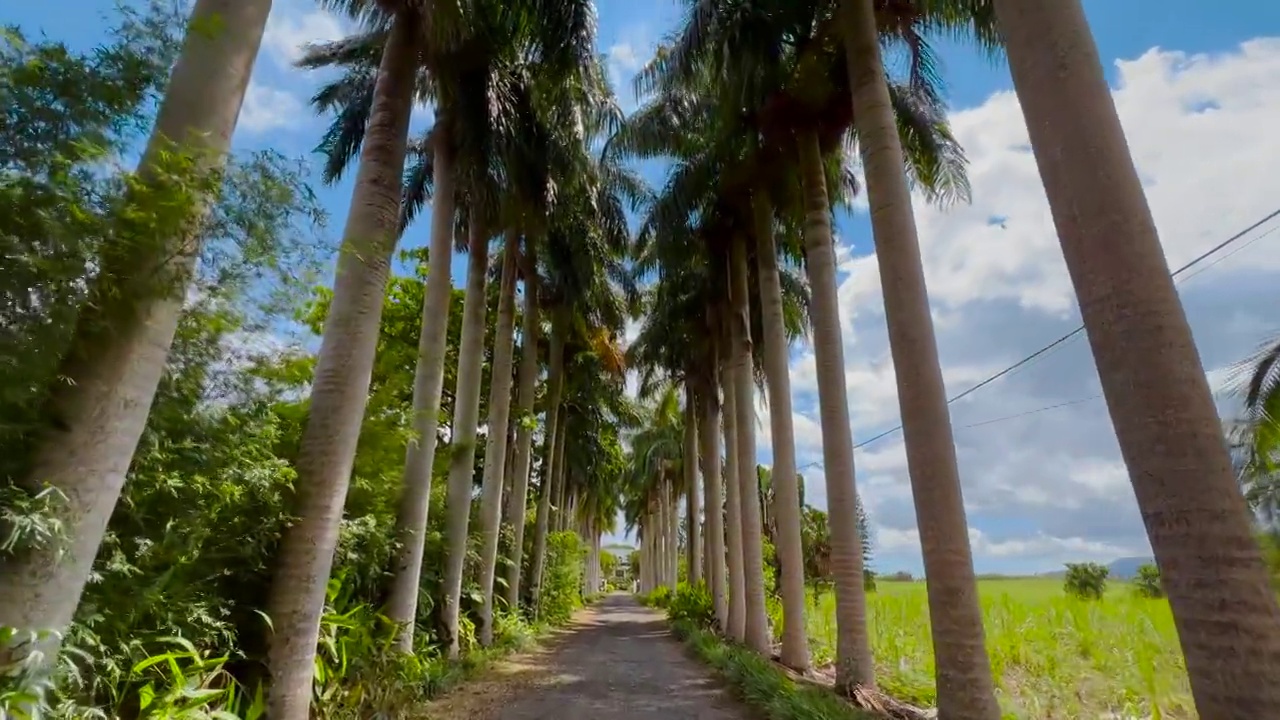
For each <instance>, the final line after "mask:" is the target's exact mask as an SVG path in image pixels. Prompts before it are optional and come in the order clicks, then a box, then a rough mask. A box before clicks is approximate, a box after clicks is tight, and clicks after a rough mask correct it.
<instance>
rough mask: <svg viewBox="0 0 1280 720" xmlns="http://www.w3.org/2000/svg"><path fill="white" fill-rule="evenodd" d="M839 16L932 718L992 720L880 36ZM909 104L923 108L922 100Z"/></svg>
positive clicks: (855, 0)
mask: <svg viewBox="0 0 1280 720" xmlns="http://www.w3.org/2000/svg"><path fill="white" fill-rule="evenodd" d="M841 11H842V17H841V26H842V34H843V36H844V41H845V48H846V53H845V56H846V61H847V64H848V68H849V82H850V85H851V94H852V96H853V111H854V113H853V114H854V125H855V127H856V129H857V133H858V147H859V150H860V151H861V156H862V165H863V171H864V173H865V176H866V184H867V198H868V202H869V204H870V214H871V227H872V233H873V235H874V237H875V238H876V262H877V264H878V265H879V268H880V277H881V278H882V279H883V281H882V283H881V286H882V289H883V293H884V307H885V319H886V323H887V324H888V328H889V348H890V353H891V355H892V357H893V361H894V370H895V379H896V382H897V388H898V407H899V411H900V413H901V416H902V425H903V439H904V442H905V444H906V449H907V467H908V474H909V476H910V478H911V494H912V498H913V500H914V502H915V507H916V521H917V522H916V524H917V526H918V527H919V530H920V544H921V548H922V552H923V556H924V565H925V576H926V578H927V579H928V582H929V591H930V592H929V617H930V620H931V631H932V635H933V646H934V656H935V658H936V667H937V673H936V682H937V692H938V709H939V712H940V713H942V714H943V715H946V716H947V717H954V718H972V719H973V720H996V719H997V718H999V717H1000V707H999V705H998V704H997V703H996V698H995V683H994V680H993V678H992V675H991V663H990V661H989V660H988V658H987V650H986V638H985V634H984V632H983V625H982V608H981V606H980V604H979V602H978V584H977V579H976V577H975V575H974V572H973V556H972V552H971V550H970V548H969V527H968V523H967V521H966V519H965V510H964V498H963V497H962V495H961V490H960V470H959V466H958V464H957V461H956V452H955V441H954V439H953V437H952V433H951V416H950V412H949V411H948V408H947V391H946V385H945V384H944V382H943V379H942V365H941V363H940V362H939V360H938V345H937V340H936V338H935V336H934V331H933V318H932V315H931V313H930V309H929V293H928V290H927V289H926V287H925V279H924V264H923V262H922V261H921V258H920V242H919V239H918V237H917V233H916V227H915V216H914V214H913V212H912V201H911V188H910V186H909V184H908V180H907V174H906V172H905V171H904V155H903V149H902V142H901V140H900V137H899V129H898V119H897V117H896V115H897V113H896V112H895V107H894V103H893V99H892V97H891V95H890V91H889V85H888V83H887V82H886V81H885V72H884V63H883V62H882V61H881V57H880V42H881V37H880V36H881V33H880V29H879V27H878V26H877V24H876V15H875V9H874V7H873V4H872V2H871V0H842V7H841ZM917 87H920V88H926V89H927V88H928V85H927V84H926V83H923V82H922V83H918V84H917ZM917 97H922V98H923V99H932V96H930V95H928V94H918V95H917ZM939 117H940V114H939ZM937 123H938V124H941V120H938V121H937ZM802 142H808V143H809V144H810V145H811V146H813V145H816V144H817V142H818V141H817V138H816V137H813V136H811V137H810V138H809V139H808V140H804V141H802ZM802 152H806V155H805V157H808V158H812V157H813V155H814V153H813V152H812V147H811V148H810V150H809V151H803V150H802Z"/></svg>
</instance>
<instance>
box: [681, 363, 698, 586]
mask: <svg viewBox="0 0 1280 720" xmlns="http://www.w3.org/2000/svg"><path fill="white" fill-rule="evenodd" d="M684 493H685V508H684V510H685V514H686V515H687V517H686V518H685V523H686V524H685V527H686V528H688V530H687V531H686V532H685V541H686V543H687V544H688V554H687V560H686V562H687V563H688V565H689V584H690V585H697V584H698V583H699V582H701V581H702V528H700V527H699V526H698V518H699V516H701V515H702V509H701V508H700V507H699V505H700V502H699V497H698V403H697V401H695V400H694V397H693V388H692V387H691V386H690V384H689V382H688V381H687V380H686V381H685V385H684Z"/></svg>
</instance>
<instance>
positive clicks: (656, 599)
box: [643, 585, 671, 608]
mask: <svg viewBox="0 0 1280 720" xmlns="http://www.w3.org/2000/svg"><path fill="white" fill-rule="evenodd" d="M643 602H644V604H645V605H648V606H649V607H656V608H666V607H667V606H668V605H670V604H671V588H669V587H667V586H666V585H659V586H658V587H657V588H656V589H655V590H654V591H653V592H651V593H649V594H648V595H646V596H645V598H644V600H643Z"/></svg>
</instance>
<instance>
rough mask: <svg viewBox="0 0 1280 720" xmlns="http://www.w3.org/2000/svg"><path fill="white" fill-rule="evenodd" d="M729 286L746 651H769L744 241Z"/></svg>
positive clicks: (732, 258)
mask: <svg viewBox="0 0 1280 720" xmlns="http://www.w3.org/2000/svg"><path fill="white" fill-rule="evenodd" d="M729 277H730V283H731V286H732V290H731V302H732V303H733V313H732V314H731V315H730V317H731V318H732V325H731V333H732V335H731V337H732V340H731V342H732V345H731V346H730V347H731V353H732V355H731V362H732V363H733V366H734V371H733V374H734V383H733V390H734V392H735V393H736V397H735V398H734V410H735V412H736V413H737V420H738V421H737V423H735V426H736V427H735V429H736V431H737V440H738V442H737V453H738V486H739V488H740V490H739V494H738V501H739V502H741V503H742V510H741V514H740V515H739V518H740V522H741V523H742V565H743V575H742V577H743V583H744V592H745V596H746V627H745V637H746V642H747V646H748V647H750V648H751V649H753V650H755V651H756V652H759V653H767V652H769V614H768V612H767V611H766V610H765V606H764V547H763V544H764V537H763V535H764V533H763V528H762V527H761V525H760V483H759V481H758V479H757V475H756V422H755V421H756V403H755V384H754V383H753V382H752V375H753V373H752V369H753V366H752V359H751V300H750V297H749V296H748V294H747V293H748V292H749V291H748V289H747V288H748V284H749V281H748V280H747V247H746V237H745V236H742V237H739V238H738V239H737V240H735V241H734V243H733V247H732V248H731V249H730V254H729Z"/></svg>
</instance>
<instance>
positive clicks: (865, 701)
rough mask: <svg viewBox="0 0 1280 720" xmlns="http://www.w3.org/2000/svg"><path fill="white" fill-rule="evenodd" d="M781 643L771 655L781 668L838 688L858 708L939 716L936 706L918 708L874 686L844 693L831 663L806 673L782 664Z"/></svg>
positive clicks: (892, 718) (898, 718)
mask: <svg viewBox="0 0 1280 720" xmlns="http://www.w3.org/2000/svg"><path fill="white" fill-rule="evenodd" d="M779 650H780V647H778V646H775V647H774V649H773V652H772V653H770V658H771V659H772V660H773V662H774V664H776V665H777V666H778V667H780V668H782V670H783V672H785V673H786V674H787V675H788V676H789V677H791V679H793V680H795V681H796V682H801V683H808V684H810V685H818V686H821V687H823V688H826V689H827V690H830V691H832V692H835V693H837V694H839V695H840V696H841V697H843V698H844V699H845V700H848V701H849V703H850V704H851V705H853V706H854V707H856V708H858V709H859V710H865V711H867V712H869V713H874V714H875V715H878V716H880V717H882V718H887V719H888V720H936V719H937V717H938V711H937V710H936V709H925V708H918V707H916V706H915V705H911V704H908V703H905V702H902V701H901V700H897V699H894V698H892V697H890V696H889V695H886V694H885V693H883V692H881V691H880V690H878V689H876V688H872V687H866V686H863V685H859V686H857V687H855V688H854V689H853V691H852V692H851V693H848V694H846V693H841V692H839V691H837V690H836V689H835V685H836V678H835V668H833V667H831V666H829V665H828V666H826V667H821V668H814V669H812V670H810V671H809V672H806V673H800V672H796V671H795V670H793V669H791V668H789V667H787V666H786V665H783V664H782V657H781V654H780V653H779Z"/></svg>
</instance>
